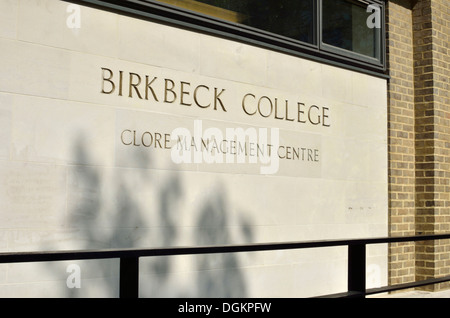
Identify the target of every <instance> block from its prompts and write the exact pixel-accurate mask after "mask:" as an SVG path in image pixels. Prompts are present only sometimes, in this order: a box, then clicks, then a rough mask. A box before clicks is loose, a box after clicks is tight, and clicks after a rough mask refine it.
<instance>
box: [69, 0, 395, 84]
mask: <svg viewBox="0 0 450 318" xmlns="http://www.w3.org/2000/svg"><path fill="white" fill-rule="evenodd" d="M62 1H66V2H72V3H77V4H80V5H86V6H91V7H95V8H98V9H102V10H108V11H112V12H115V13H118V14H122V15H128V16H132V17H136V18H141V19H146V20H151V21H157V22H159V23H165V24H169V25H173V26H177V27H182V28H187V29H190V30H194V31H197V32H202V33H206V34H212V35H215V36H219V37H224V38H227V39H232V40H236V41H241V42H243V43H248V44H251V45H255V46H259V47H262V48H266V49H270V50H274V51H278V52H281V53H286V54H290V55H294V56H298V57H302V58H306V59H310V60H313V61H317V62H320V63H324V64H330V65H334V66H338V67H341V68H345V69H350V70H354V71H358V72H362V73H366V74H371V75H374V76H377V77H382V78H388V77H389V76H388V75H387V74H386V58H385V55H386V53H385V52H386V49H385V14H384V13H385V0H363V1H362V2H364V3H367V4H377V5H379V6H380V7H381V30H380V34H381V36H380V41H379V45H380V48H379V52H380V58H379V60H376V59H374V58H370V57H368V56H365V55H361V54H358V53H355V52H351V51H347V50H344V49H340V48H337V47H333V46H331V45H328V44H326V43H323V42H322V39H321V34H322V23H321V17H322V0H316V6H315V10H316V12H315V13H316V14H315V18H314V22H315V23H314V24H315V25H314V31H315V32H314V41H313V43H312V44H311V43H307V42H301V41H298V40H294V39H290V38H288V37H285V36H282V35H277V34H274V33H271V32H268V31H264V30H260V29H256V28H252V27H249V26H246V25H242V24H238V23H233V22H229V21H225V20H221V19H218V18H214V17H211V16H207V15H205V14H202V13H198V12H194V11H189V10H185V9H182V8H179V7H175V6H172V5H169V4H166V3H163V2H159V1H155V0H62ZM368 14H369V13H368Z"/></svg>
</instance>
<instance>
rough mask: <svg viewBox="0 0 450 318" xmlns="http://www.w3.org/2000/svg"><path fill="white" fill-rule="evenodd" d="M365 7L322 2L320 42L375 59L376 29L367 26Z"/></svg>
mask: <svg viewBox="0 0 450 318" xmlns="http://www.w3.org/2000/svg"><path fill="white" fill-rule="evenodd" d="M366 9H367V5H364V4H361V3H358V2H354V1H336V0H323V7H322V21H323V25H322V41H323V42H324V43H326V44H330V45H333V46H336V47H339V48H342V49H345V50H349V51H353V52H356V53H359V54H363V55H367V56H370V57H375V58H376V57H377V55H378V54H377V50H378V46H377V41H378V40H377V32H378V31H379V29H377V28H369V27H368V26H367V18H368V16H369V14H370V13H367V12H366Z"/></svg>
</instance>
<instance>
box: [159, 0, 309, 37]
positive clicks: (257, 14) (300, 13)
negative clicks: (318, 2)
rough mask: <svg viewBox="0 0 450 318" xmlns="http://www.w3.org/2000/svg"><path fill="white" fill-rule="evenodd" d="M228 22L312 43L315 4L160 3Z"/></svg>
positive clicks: (272, 0) (245, 0) (265, 0)
mask: <svg viewBox="0 0 450 318" xmlns="http://www.w3.org/2000/svg"><path fill="white" fill-rule="evenodd" d="M161 2H164V3H167V4H171V5H175V6H177V7H181V8H184V9H188V10H192V11H196V12H199V13H203V14H206V15H209V16H213V17H217V18H220V19H223V20H227V21H230V22H235V23H239V24H244V25H247V26H250V27H254V28H257V29H260V30H264V31H268V32H271V33H275V34H278V35H282V36H285V37H288V38H291V39H294V40H299V41H303V42H307V43H313V42H314V29H315V28H314V23H315V22H314V21H315V19H314V14H315V11H314V0H298V1H295V0H161Z"/></svg>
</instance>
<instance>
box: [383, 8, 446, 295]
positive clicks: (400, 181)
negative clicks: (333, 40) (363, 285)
mask: <svg viewBox="0 0 450 318" xmlns="http://www.w3.org/2000/svg"><path fill="white" fill-rule="evenodd" d="M449 12H450V4H449V2H448V0H412V1H410V0H394V1H389V2H388V3H387V36H388V38H387V50H388V55H387V57H388V68H389V74H390V76H391V79H390V81H389V88H388V89H389V101H388V107H389V109H388V114H389V178H390V179H389V186H390V190H389V191H390V193H389V203H390V204H389V207H390V211H389V213H390V233H391V235H392V236H402V235H411V234H439V233H446V232H450V182H449V181H450V112H449V108H450V103H449V96H448V95H449V90H450V89H449V80H448V79H449V75H450V71H449V68H450V65H449V58H450V57H449V54H450V53H449V51H448V50H449V49H450V48H449V31H450V30H449V26H450V18H449ZM449 255H450V243H449V241H443V242H426V243H417V244H415V245H414V244H402V245H400V244H393V245H391V247H390V262H389V264H390V283H391V284H396V283H404V282H408V281H412V280H421V279H426V278H432V277H439V276H442V275H449V274H450V272H449V271H448V268H449V267H450V258H449ZM446 267H447V269H445V268H446ZM448 286H449V285H448V284H447V285H446V284H440V285H433V286H428V287H427V288H426V289H429V290H439V289H442V288H447V287H448Z"/></svg>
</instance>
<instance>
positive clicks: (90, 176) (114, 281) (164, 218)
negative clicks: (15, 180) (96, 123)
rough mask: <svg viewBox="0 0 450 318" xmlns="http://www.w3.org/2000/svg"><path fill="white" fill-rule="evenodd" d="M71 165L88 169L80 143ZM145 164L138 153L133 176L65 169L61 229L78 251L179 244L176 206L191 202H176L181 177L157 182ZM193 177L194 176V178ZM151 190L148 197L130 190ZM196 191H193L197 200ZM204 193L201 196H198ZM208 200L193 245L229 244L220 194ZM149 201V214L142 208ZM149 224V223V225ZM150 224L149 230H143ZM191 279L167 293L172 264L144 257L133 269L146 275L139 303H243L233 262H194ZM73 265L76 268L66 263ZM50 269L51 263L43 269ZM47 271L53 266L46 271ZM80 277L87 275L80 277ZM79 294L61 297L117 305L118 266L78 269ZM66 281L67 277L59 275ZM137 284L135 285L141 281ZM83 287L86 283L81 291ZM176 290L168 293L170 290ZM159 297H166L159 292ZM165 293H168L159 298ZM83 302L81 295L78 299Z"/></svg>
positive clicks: (243, 228) (247, 234)
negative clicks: (193, 299) (64, 226)
mask: <svg viewBox="0 0 450 318" xmlns="http://www.w3.org/2000/svg"><path fill="white" fill-rule="evenodd" d="M74 152H75V158H76V162H77V163H89V162H92V161H91V158H90V154H89V151H88V149H87V146H86V143H85V142H84V139H83V138H81V137H80V138H79V139H78V141H77V142H76V143H75V144H74ZM151 159H152V158H151V156H150V155H149V154H148V153H147V154H143V153H140V155H138V156H136V157H134V158H133V160H134V162H135V163H136V165H137V166H139V167H141V168H140V169H134V168H133V169H127V168H120V167H111V168H103V167H99V166H92V165H88V164H86V165H77V166H74V167H73V168H72V169H73V170H72V173H71V174H72V177H71V181H69V185H70V186H69V187H68V191H69V192H71V191H72V190H74V191H73V193H68V197H69V198H68V205H67V206H68V207H67V213H68V218H67V220H68V223H69V225H68V227H69V228H70V229H72V230H73V231H74V232H75V236H76V238H77V242H79V243H78V244H79V245H81V246H80V247H78V248H81V249H85V250H90V249H102V248H135V247H140V248H152V247H171V246H175V245H185V244H180V240H179V233H178V231H179V229H180V224H179V219H180V215H181V214H182V213H183V211H181V209H183V206H185V205H186V204H188V202H192V200H191V199H192V198H185V197H183V194H184V191H183V186H182V182H181V175H180V174H179V173H177V172H176V171H174V173H169V174H167V175H165V174H164V178H159V177H158V178H157V177H155V175H158V176H161V175H163V174H155V173H154V172H155V170H151V169H150V168H151ZM194 177H195V176H194ZM144 188H151V189H152V191H153V192H152V193H156V195H154V196H151V198H152V199H150V198H149V197H147V195H148V193H147V192H145V191H143V192H140V191H138V189H144ZM202 190H203V189H199V191H196V192H197V193H202V192H203V191H202ZM204 190H206V189H204ZM215 193H216V194H215V195H214V196H209V197H207V198H206V199H205V200H204V202H202V204H201V205H200V206H201V208H200V210H199V211H198V217H197V218H196V224H195V225H194V226H193V229H194V230H193V231H195V233H193V235H194V237H195V239H194V242H195V244H197V245H199V246H200V245H222V244H223V245H226V244H232V243H234V242H233V234H232V233H231V231H230V229H231V227H230V223H229V214H230V211H229V209H228V207H227V203H228V202H227V196H226V195H225V194H224V193H225V189H224V187H223V186H222V187H221V188H220V191H217V192H215ZM148 200H153V201H156V202H152V204H151V205H150V206H151V207H152V208H149V207H148V205H145V206H144V204H143V202H145V201H148ZM149 216H151V217H149ZM150 223H151V224H150ZM237 223H238V224H235V227H238V228H239V230H240V232H241V233H242V234H243V237H244V239H245V240H247V241H251V237H252V231H251V228H250V227H249V226H248V222H244V221H242V220H240V222H237ZM195 260H196V262H195V266H194V268H193V271H192V275H194V276H195V277H196V278H195V279H194V281H191V282H193V284H196V286H192V285H189V284H184V285H177V286H174V285H173V279H171V275H173V274H174V258H173V257H154V258H153V257H152V259H151V261H150V262H148V263H147V262H146V263H144V264H143V265H141V266H140V268H141V273H142V272H145V273H150V274H151V275H150V276H151V277H152V278H151V280H150V281H147V282H149V283H150V285H151V286H146V285H143V284H142V283H141V286H140V289H141V290H143V291H144V292H143V293H142V294H144V295H145V297H167V296H169V297H179V296H180V295H184V296H187V297H245V296H246V286H245V279H244V275H243V273H242V269H241V268H240V266H239V260H238V258H237V256H236V255H235V254H214V255H198V256H196V257H195ZM74 263H76V261H74ZM50 264H52V263H50ZM49 266H50V267H49V269H50V270H52V271H55V270H58V271H60V270H61V269H60V268H59V269H57V268H56V267H55V266H56V265H49ZM86 273H87V274H86ZM81 274H82V276H81V279H82V286H85V287H84V288H85V289H86V290H87V293H86V291H85V289H83V287H82V288H80V289H77V288H66V289H65V291H66V292H65V295H61V297H98V296H95V295H92V293H93V292H91V291H89V290H92V285H93V284H95V288H93V290H94V291H96V292H97V291H101V296H100V297H118V288H119V285H118V276H117V275H118V260H101V261H86V263H83V265H82V273H81ZM66 275H68V274H66ZM141 281H142V280H141ZM83 282H86V284H84V283H83ZM174 289H176V290H174ZM163 291H166V292H163ZM167 291H169V292H167ZM86 294H88V295H86Z"/></svg>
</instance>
